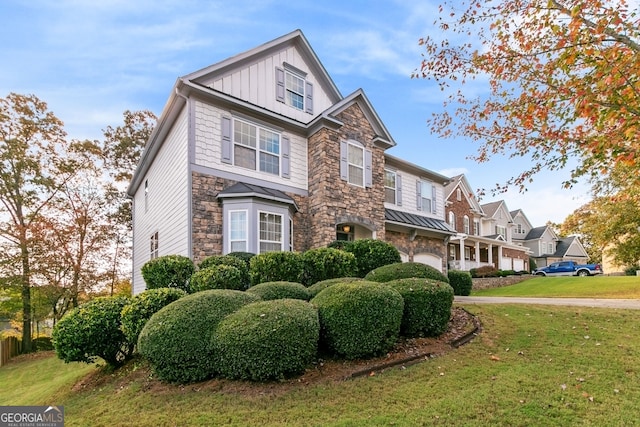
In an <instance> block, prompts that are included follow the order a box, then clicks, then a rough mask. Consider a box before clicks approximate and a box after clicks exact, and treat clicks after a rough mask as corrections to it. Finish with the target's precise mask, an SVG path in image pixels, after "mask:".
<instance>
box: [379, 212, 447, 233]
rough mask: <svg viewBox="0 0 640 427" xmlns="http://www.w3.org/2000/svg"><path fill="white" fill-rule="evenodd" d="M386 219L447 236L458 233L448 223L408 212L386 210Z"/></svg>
mask: <svg viewBox="0 0 640 427" xmlns="http://www.w3.org/2000/svg"><path fill="white" fill-rule="evenodd" d="M384 219H385V221H388V222H393V223H395V224H402V225H408V226H411V227H415V228H419V229H422V230H429V231H437V232H440V233H446V234H451V235H453V234H456V231H455V230H453V229H452V228H451V227H449V224H447V223H446V222H444V221H442V220H439V219H435V218H429V217H426V216H422V215H416V214H412V213H408V212H401V211H396V210H394V209H386V208H385V210H384Z"/></svg>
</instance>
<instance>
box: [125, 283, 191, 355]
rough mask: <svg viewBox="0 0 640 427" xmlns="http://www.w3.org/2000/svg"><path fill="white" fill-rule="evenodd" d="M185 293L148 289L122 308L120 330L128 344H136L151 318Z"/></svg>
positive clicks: (174, 290)
mask: <svg viewBox="0 0 640 427" xmlns="http://www.w3.org/2000/svg"><path fill="white" fill-rule="evenodd" d="M185 295H187V293H186V292H185V291H183V290H181V289H176V288H158V289H148V290H146V291H144V292H142V293H139V294H138V295H135V296H134V297H133V298H131V300H130V301H129V303H128V304H127V305H125V306H124V308H123V309H122V312H121V313H120V316H121V323H122V326H121V329H122V332H124V335H125V336H126V337H127V340H129V342H130V343H132V344H135V343H137V342H138V335H140V331H142V328H143V327H144V325H145V324H146V323H147V321H148V320H149V319H150V318H151V316H152V315H153V314H154V313H156V312H157V311H158V310H160V309H161V308H162V307H164V306H166V305H168V304H170V303H172V302H174V301H177V300H179V299H180V298H182V297H183V296H185Z"/></svg>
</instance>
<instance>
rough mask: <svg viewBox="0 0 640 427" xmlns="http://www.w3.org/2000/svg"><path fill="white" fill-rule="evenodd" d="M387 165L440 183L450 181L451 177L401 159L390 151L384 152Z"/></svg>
mask: <svg viewBox="0 0 640 427" xmlns="http://www.w3.org/2000/svg"><path fill="white" fill-rule="evenodd" d="M384 160H385V166H391V167H395V168H398V169H400V170H403V171H405V172H410V173H412V174H414V175H417V176H419V177H423V178H427V179H430V180H432V181H434V182H437V183H439V184H446V183H448V182H449V181H450V179H451V178H449V177H447V176H444V175H440V174H439V173H437V172H434V171H432V170H429V169H425V168H423V167H422V166H418V165H416V164H413V163H411V162H407V161H406V160H403V159H399V158H398V157H394V156H392V155H390V154H388V153H384Z"/></svg>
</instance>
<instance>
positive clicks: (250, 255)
mask: <svg viewBox="0 0 640 427" xmlns="http://www.w3.org/2000/svg"><path fill="white" fill-rule="evenodd" d="M227 255H229V256H233V257H236V258H240V259H241V260H242V261H244V263H245V264H247V270H248V269H249V266H250V264H251V258H253V257H254V256H256V254H253V253H251V252H229V253H228V254H227Z"/></svg>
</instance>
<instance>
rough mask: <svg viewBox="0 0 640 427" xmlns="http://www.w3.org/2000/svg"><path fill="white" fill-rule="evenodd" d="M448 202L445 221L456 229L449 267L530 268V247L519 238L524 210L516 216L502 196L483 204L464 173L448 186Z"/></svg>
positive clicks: (453, 179)
mask: <svg viewBox="0 0 640 427" xmlns="http://www.w3.org/2000/svg"><path fill="white" fill-rule="evenodd" d="M445 206H446V208H445V210H446V214H445V215H446V221H447V223H448V224H449V227H451V228H452V229H454V230H455V231H456V234H455V235H454V236H452V237H451V239H450V242H449V245H448V260H449V268H451V269H455V270H465V271H467V270H470V269H472V268H478V267H483V266H493V267H496V268H498V269H501V270H515V271H523V270H527V271H528V270H529V256H530V254H531V250H530V248H528V247H526V246H524V245H523V244H522V242H519V241H517V240H516V237H517V236H520V234H516V233H520V232H521V228H522V227H521V226H519V225H518V224H519V223H520V222H522V218H524V219H525V220H526V217H525V216H524V213H521V211H517V212H518V213H520V214H521V216H518V215H516V216H515V218H514V216H513V215H512V213H511V212H510V211H509V210H508V209H507V206H506V203H505V202H504V201H503V200H500V201H496V202H491V203H486V204H483V205H481V204H480V203H479V202H478V199H477V197H476V195H475V193H474V191H473V190H472V189H471V186H470V185H469V182H468V180H467V178H466V177H465V176H464V175H458V176H455V177H453V178H451V180H450V182H449V183H448V184H447V185H446V186H445ZM515 212H516V211H514V214H515ZM526 223H527V224H528V220H527V221H526ZM529 228H531V226H530V225H529Z"/></svg>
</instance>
